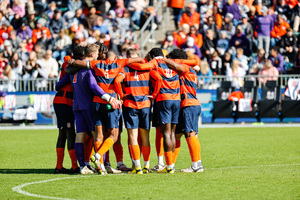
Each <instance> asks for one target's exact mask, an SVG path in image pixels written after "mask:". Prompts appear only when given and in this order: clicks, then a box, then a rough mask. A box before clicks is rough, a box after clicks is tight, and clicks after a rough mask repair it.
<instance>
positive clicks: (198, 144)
mask: <svg viewBox="0 0 300 200" xmlns="http://www.w3.org/2000/svg"><path fill="white" fill-rule="evenodd" d="M197 147H198V148H197V152H198V156H197V157H198V158H197V160H198V161H199V160H201V145H200V142H199V138H197Z"/></svg>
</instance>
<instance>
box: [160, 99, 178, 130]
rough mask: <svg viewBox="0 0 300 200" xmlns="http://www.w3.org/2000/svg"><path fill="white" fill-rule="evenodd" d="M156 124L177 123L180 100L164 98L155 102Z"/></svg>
mask: <svg viewBox="0 0 300 200" xmlns="http://www.w3.org/2000/svg"><path fill="white" fill-rule="evenodd" d="M155 109H156V111H155V112H156V113H155V115H157V125H158V126H160V125H162V124H169V123H172V124H178V117H179V110H180V100H166V101H158V102H156V108H155Z"/></svg>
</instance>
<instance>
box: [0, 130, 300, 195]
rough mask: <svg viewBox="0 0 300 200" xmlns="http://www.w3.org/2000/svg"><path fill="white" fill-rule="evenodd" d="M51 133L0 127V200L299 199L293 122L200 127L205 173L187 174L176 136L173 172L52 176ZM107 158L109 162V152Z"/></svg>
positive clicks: (299, 144) (299, 142)
mask: <svg viewBox="0 0 300 200" xmlns="http://www.w3.org/2000/svg"><path fill="white" fill-rule="evenodd" d="M151 133H152V134H151V147H152V154H151V162H150V165H151V166H154V165H155V164H156V162H157V158H156V153H155V143H154V139H155V132H154V131H153V130H152V132H151ZM122 136H123V137H122V141H123V147H124V162H125V164H127V165H129V166H130V165H131V164H130V158H129V155H128V148H127V146H126V145H125V144H126V140H127V135H126V133H125V132H124V133H123V134H122ZM56 138H57V130H14V131H11V130H10V131H0V141H1V145H0V158H1V160H0V199H41V198H42V197H44V198H52V199H300V131H299V127H293V128H292V127H291V128H286V127H285V128H266V127H265V128H264V127H261V128H211V129H200V134H199V139H200V143H201V147H202V163H203V167H204V172H203V173H192V174H186V173H182V172H180V171H179V169H182V168H187V167H189V166H190V163H191V160H190V156H189V153H188V148H187V145H186V142H185V139H184V138H182V142H181V144H182V147H181V152H180V154H179V156H178V159H177V164H176V172H175V174H158V173H151V174H143V175H129V174H121V175H102V176H101V175H89V176H82V175H54V174H53V170H54V168H55V164H56V153H55V144H56ZM65 155H66V156H65V162H64V166H65V167H66V168H70V167H71V163H70V160H69V157H68V154H67V151H66V154H65ZM110 157H111V161H112V166H114V167H115V166H116V162H115V157H114V154H113V152H112V151H111V156H110ZM52 179H55V180H52ZM49 180H52V181H49ZM39 181H44V182H39ZM34 182H37V183H34ZM25 183H33V184H29V185H26V186H24V187H22V188H21V189H22V191H24V192H27V195H36V197H33V196H26V195H24V194H20V193H17V192H16V191H13V190H12V188H13V187H15V186H18V185H22V184H25ZM53 197H55V198H53Z"/></svg>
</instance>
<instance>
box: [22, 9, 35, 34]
mask: <svg viewBox="0 0 300 200" xmlns="http://www.w3.org/2000/svg"><path fill="white" fill-rule="evenodd" d="M25 24H27V25H28V26H29V27H30V29H31V30H34V29H35V28H36V24H37V19H36V18H35V12H34V11H29V12H28V16H27V17H26V19H25Z"/></svg>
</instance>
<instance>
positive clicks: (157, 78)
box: [150, 70, 162, 99]
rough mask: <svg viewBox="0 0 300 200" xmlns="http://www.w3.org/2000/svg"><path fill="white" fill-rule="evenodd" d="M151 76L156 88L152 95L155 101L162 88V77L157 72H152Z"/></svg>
mask: <svg viewBox="0 0 300 200" xmlns="http://www.w3.org/2000/svg"><path fill="white" fill-rule="evenodd" d="M150 76H151V77H152V78H153V79H154V80H155V87H154V91H153V93H152V95H151V96H152V97H153V99H155V98H156V96H157V94H158V92H159V90H160V88H161V85H162V77H161V76H160V75H159V73H158V72H157V71H155V70H151V71H150Z"/></svg>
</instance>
